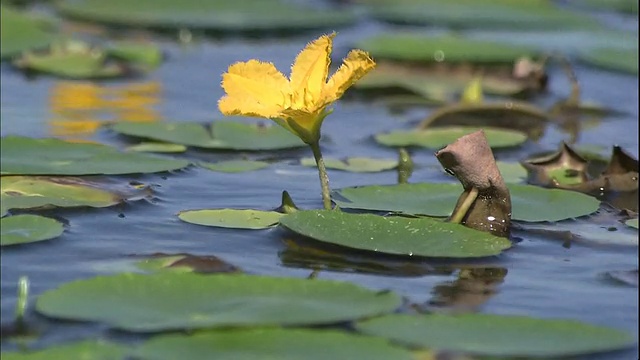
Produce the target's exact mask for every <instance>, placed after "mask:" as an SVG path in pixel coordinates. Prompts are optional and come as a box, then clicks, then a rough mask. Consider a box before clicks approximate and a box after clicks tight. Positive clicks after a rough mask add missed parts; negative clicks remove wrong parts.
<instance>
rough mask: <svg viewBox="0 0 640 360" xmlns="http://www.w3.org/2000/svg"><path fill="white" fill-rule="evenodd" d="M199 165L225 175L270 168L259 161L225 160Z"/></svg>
mask: <svg viewBox="0 0 640 360" xmlns="http://www.w3.org/2000/svg"><path fill="white" fill-rule="evenodd" d="M198 165H200V166H201V167H203V168H205V169H209V170H211V171H217V172H224V173H241V172H247V171H255V170H260V169H264V168H267V167H269V163H268V162H266V161H258V160H225V161H218V162H216V163H207V162H200V163H198Z"/></svg>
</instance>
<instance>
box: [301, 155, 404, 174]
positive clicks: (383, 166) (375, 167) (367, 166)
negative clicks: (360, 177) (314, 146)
mask: <svg viewBox="0 0 640 360" xmlns="http://www.w3.org/2000/svg"><path fill="white" fill-rule="evenodd" d="M300 164H301V165H303V166H309V167H315V166H316V160H315V159H314V158H302V159H300ZM324 165H325V166H326V167H327V169H334V170H342V171H350V172H379V171H385V170H392V169H395V168H396V167H398V160H396V159H374V158H367V157H351V158H346V159H344V160H341V159H332V158H325V159H324Z"/></svg>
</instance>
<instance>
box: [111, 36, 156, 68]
mask: <svg viewBox="0 0 640 360" xmlns="http://www.w3.org/2000/svg"><path fill="white" fill-rule="evenodd" d="M105 51H106V53H107V54H108V55H109V56H110V57H113V58H116V59H120V60H124V61H126V62H130V63H133V64H137V65H142V66H144V67H146V68H154V67H156V66H158V65H160V63H161V62H162V51H160V48H158V47H157V46H156V45H154V44H152V43H144V42H142V43H141V42H133V41H118V42H113V43H111V44H109V46H108V47H107V48H106V49H105Z"/></svg>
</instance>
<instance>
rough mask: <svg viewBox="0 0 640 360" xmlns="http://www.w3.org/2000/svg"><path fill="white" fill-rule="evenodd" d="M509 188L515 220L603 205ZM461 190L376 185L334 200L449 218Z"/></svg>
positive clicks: (554, 192) (569, 194) (340, 193)
mask: <svg viewBox="0 0 640 360" xmlns="http://www.w3.org/2000/svg"><path fill="white" fill-rule="evenodd" d="M507 187H508V188H509V192H510V194H511V204H512V209H513V214H512V216H511V218H512V219H513V220H520V221H530V222H539V221H560V220H564V219H570V218H575V217H579V216H583V215H588V214H591V213H593V212H595V211H596V210H598V207H599V205H600V201H598V200H597V199H595V198H593V197H591V196H588V195H585V194H581V193H577V192H574V191H568V190H559V189H544V188H540V187H537V186H532V185H520V184H507ZM462 191H463V188H462V186H460V185H459V184H429V183H423V184H398V185H373V186H362V187H355V188H344V189H339V190H337V191H334V192H333V196H332V198H333V201H334V202H335V203H336V204H337V205H338V206H340V207H341V208H344V209H363V210H378V211H394V212H400V213H405V214H422V215H429V216H449V215H450V214H451V211H452V210H453V208H454V206H455V204H456V200H457V199H458V197H459V196H460V193H461V192H462Z"/></svg>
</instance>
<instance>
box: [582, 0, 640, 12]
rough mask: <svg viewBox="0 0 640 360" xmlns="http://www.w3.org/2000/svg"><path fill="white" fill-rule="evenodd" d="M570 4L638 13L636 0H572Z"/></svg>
mask: <svg viewBox="0 0 640 360" xmlns="http://www.w3.org/2000/svg"><path fill="white" fill-rule="evenodd" d="M570 4H572V5H573V4H575V5H577V6H584V7H587V8H590V9H595V10H613V11H618V12H622V13H627V14H636V15H637V14H638V2H637V1H636V0H578V1H576V0H572V1H571V2H570Z"/></svg>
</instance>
